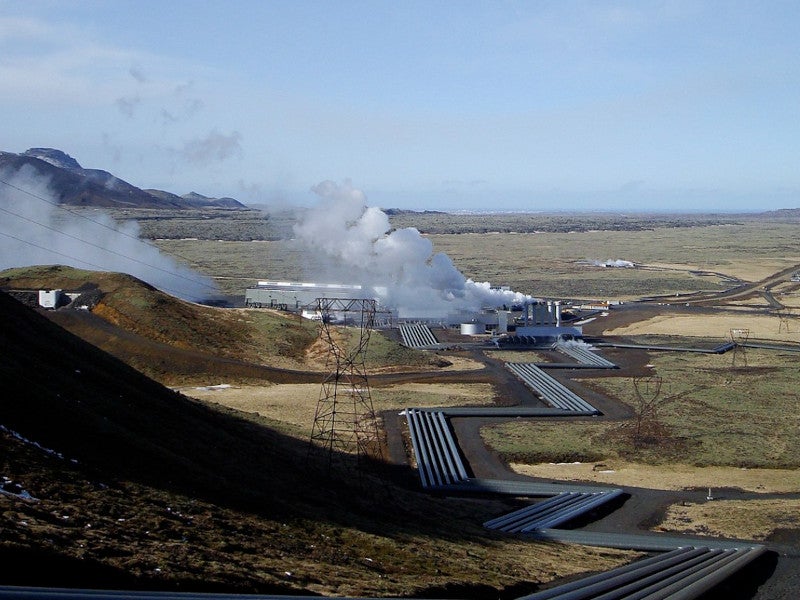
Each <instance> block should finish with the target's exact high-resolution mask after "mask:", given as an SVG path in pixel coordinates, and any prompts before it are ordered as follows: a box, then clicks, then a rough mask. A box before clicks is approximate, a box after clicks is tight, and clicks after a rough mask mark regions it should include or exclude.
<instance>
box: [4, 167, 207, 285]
mask: <svg viewBox="0 0 800 600" xmlns="http://www.w3.org/2000/svg"><path fill="white" fill-rule="evenodd" d="M0 179H2V180H3V181H4V182H8V184H10V185H6V184H4V183H0V213H2V218H0V269H7V268H11V267H27V266H33V265H50V264H64V265H69V266H73V267H76V268H79V269H88V270H95V271H115V272H121V273H128V274H129V275H133V276H134V277H137V278H139V279H141V280H143V281H146V282H147V283H149V284H150V285H153V286H155V287H157V288H159V289H162V290H164V291H166V292H169V293H171V294H174V295H176V296H179V297H181V298H184V299H186V300H201V299H207V298H209V297H210V296H213V295H215V291H216V288H215V286H214V284H213V282H212V281H211V280H210V279H208V278H207V277H204V276H202V275H198V274H197V273H195V272H194V271H192V270H191V269H188V268H186V267H183V266H181V265H179V264H178V263H176V262H175V261H174V260H172V259H171V258H169V257H167V256H164V255H163V254H161V253H160V252H159V251H158V249H157V248H155V247H153V246H150V245H148V244H145V243H144V242H142V241H141V240H139V226H138V224H137V223H135V222H128V223H125V224H117V223H116V222H115V221H114V220H113V219H111V217H109V216H107V215H104V214H99V215H97V214H95V215H92V217H91V220H90V219H85V218H81V217H79V216H77V215H74V214H72V213H69V212H67V211H64V210H62V209H60V208H58V207H57V206H56V204H57V200H56V199H55V198H54V197H53V194H52V192H51V191H50V190H49V188H48V181H47V180H46V179H44V178H42V177H41V176H40V175H39V174H38V173H37V172H36V171H35V170H34V169H30V168H28V167H23V168H22V169H20V170H19V171H16V172H11V173H9V172H0ZM20 190H25V191H20ZM26 192H28V193H26ZM42 198H44V199H45V200H42Z"/></svg>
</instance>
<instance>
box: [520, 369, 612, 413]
mask: <svg viewBox="0 0 800 600" xmlns="http://www.w3.org/2000/svg"><path fill="white" fill-rule="evenodd" d="M506 367H508V369H509V370H510V371H511V372H512V373H514V375H516V376H517V377H519V378H520V379H521V380H522V381H523V382H524V383H525V385H527V386H528V387H529V388H531V389H532V390H533V391H534V392H535V393H536V394H538V395H539V396H541V398H542V400H544V401H545V402H548V403H549V404H551V405H553V406H554V407H556V408H561V409H564V410H574V411H581V412H590V413H592V414H600V411H598V410H597V409H596V408H595V407H594V406H592V405H591V404H589V403H588V402H586V401H585V400H584V399H583V398H581V397H580V396H578V395H577V394H576V393H574V392H573V391H572V390H570V389H568V388H567V387H565V386H564V385H562V384H561V383H559V382H558V381H556V380H555V379H553V378H552V377H550V375H548V374H547V373H545V372H544V371H542V369H540V368H539V367H537V366H536V365H534V364H532V363H506Z"/></svg>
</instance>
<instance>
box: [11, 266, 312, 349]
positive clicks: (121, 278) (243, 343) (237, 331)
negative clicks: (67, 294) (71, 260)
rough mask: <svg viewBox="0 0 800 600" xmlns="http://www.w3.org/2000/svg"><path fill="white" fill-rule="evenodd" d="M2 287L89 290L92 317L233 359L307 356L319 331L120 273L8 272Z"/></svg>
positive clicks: (45, 269) (296, 320) (43, 268)
mask: <svg viewBox="0 0 800 600" xmlns="http://www.w3.org/2000/svg"><path fill="white" fill-rule="evenodd" d="M0 288H4V289H43V288H47V289H63V290H65V291H83V292H85V293H86V294H87V295H91V296H92V299H93V300H94V301H93V302H92V304H91V305H92V308H91V310H92V313H93V314H94V315H96V316H99V317H101V318H102V319H104V320H105V321H107V322H108V323H111V324H112V325H115V326H117V327H119V328H121V329H124V330H125V331H128V332H130V333H134V334H136V335H140V336H142V337H145V338H148V339H150V340H153V341H156V342H160V343H163V344H168V345H170V346H175V347H177V348H183V349H193V350H197V351H201V352H206V353H210V354H215V355H218V356H224V357H228V358H235V359H248V358H249V359H252V358H253V356H254V348H266V349H268V350H267V352H266V354H268V355H269V354H274V355H278V356H295V357H296V356H302V354H303V352H304V351H305V349H306V347H308V346H309V345H310V344H311V343H312V342H313V341H314V339H315V337H316V328H315V326H314V325H313V324H307V323H304V322H302V321H301V319H299V318H297V317H293V316H289V315H286V316H284V315H279V314H274V313H264V314H260V315H259V316H258V317H257V318H255V317H253V316H252V314H250V313H247V312H245V311H240V310H231V309H220V308H214V307H210V306H203V305H199V304H194V303H191V302H186V301H183V300H180V299H178V298H175V297H173V296H170V295H168V294H165V293H164V292H161V291H159V290H157V289H155V288H153V287H152V286H150V285H148V284H146V283H144V282H142V281H140V280H138V279H136V278H135V277H132V276H130V275H125V274H120V273H105V272H96V271H84V270H80V269H74V268H72V267H64V266H36V267H26V268H19V269H8V270H6V271H2V272H0ZM261 354H263V352H259V355H261ZM261 358H262V359H263V358H264V357H263V356H261Z"/></svg>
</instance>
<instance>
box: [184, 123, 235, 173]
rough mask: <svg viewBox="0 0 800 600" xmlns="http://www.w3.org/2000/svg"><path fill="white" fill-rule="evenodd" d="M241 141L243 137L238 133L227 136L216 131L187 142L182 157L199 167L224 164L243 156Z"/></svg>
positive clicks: (233, 132)
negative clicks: (218, 163)
mask: <svg viewBox="0 0 800 600" xmlns="http://www.w3.org/2000/svg"><path fill="white" fill-rule="evenodd" d="M241 139H242V135H241V134H240V133H239V132H238V131H232V132H231V133H229V134H227V135H226V134H223V133H220V132H219V131H217V130H216V129H214V130H213V131H211V132H210V133H209V134H208V135H206V136H205V137H202V138H197V139H193V140H189V141H188V142H186V144H184V146H183V151H182V152H181V156H182V157H183V158H184V160H186V161H187V162H189V163H191V164H193V165H197V166H206V165H211V164H213V163H217V162H222V161H225V160H227V159H229V158H232V157H234V156H241V153H242V145H241Z"/></svg>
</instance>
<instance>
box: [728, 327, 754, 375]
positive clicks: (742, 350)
mask: <svg viewBox="0 0 800 600" xmlns="http://www.w3.org/2000/svg"><path fill="white" fill-rule="evenodd" d="M730 336H731V342H733V358H732V359H731V368H736V367H737V366H742V367H746V366H747V346H746V344H747V338H749V337H750V330H749V329H742V328H738V329H731V330H730ZM737 359H738V362H739V365H737V364H736V363H737Z"/></svg>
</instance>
